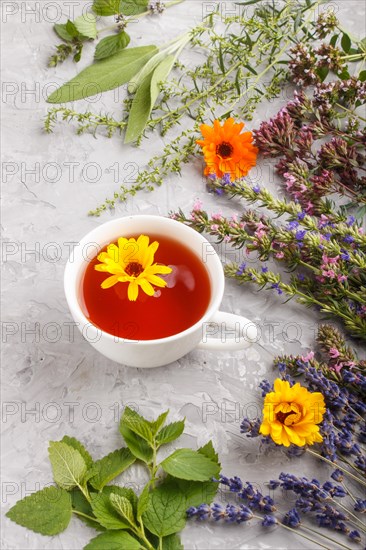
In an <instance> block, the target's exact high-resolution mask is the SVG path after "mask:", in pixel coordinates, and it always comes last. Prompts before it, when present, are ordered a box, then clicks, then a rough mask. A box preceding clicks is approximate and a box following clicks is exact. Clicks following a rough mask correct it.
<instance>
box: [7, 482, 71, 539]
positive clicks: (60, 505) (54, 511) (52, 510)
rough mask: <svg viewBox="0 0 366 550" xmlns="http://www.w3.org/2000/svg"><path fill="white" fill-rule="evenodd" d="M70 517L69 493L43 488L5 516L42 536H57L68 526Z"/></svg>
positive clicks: (18, 503)
mask: <svg viewBox="0 0 366 550" xmlns="http://www.w3.org/2000/svg"><path fill="white" fill-rule="evenodd" d="M71 515H72V508H71V497H70V495H69V493H67V492H66V491H64V490H63V489H59V488H57V487H45V489H42V490H41V491H37V492H36V493H33V494H32V495H29V496H27V497H25V498H23V499H22V500H19V501H18V502H17V503H16V504H15V506H13V507H12V508H10V510H9V511H8V512H7V513H6V516H7V517H8V518H9V519H11V520H12V521H14V522H15V523H17V524H18V525H22V526H23V527H26V528H27V529H31V530H32V531H35V532H36V533H41V534H42V535H49V536H53V535H57V534H58V533H61V532H62V531H64V530H65V529H66V527H67V526H68V525H69V522H70V519H71Z"/></svg>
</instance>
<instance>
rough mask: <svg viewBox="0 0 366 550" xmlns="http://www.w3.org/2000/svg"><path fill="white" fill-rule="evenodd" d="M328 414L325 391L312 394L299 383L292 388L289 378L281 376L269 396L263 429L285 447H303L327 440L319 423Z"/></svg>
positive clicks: (265, 402)
mask: <svg viewBox="0 0 366 550" xmlns="http://www.w3.org/2000/svg"><path fill="white" fill-rule="evenodd" d="M324 413H325V403H324V397H323V395H322V394H321V393H319V392H314V393H311V392H309V390H307V389H306V388H304V387H303V386H301V385H300V384H299V383H297V384H295V385H294V386H292V387H291V386H290V384H289V383H288V382H287V380H281V379H280V378H277V379H276V380H275V382H274V391H272V392H269V393H267V395H266V396H265V399H264V408H263V422H262V424H261V427H260V429H259V432H260V433H261V434H263V435H269V436H270V437H271V438H272V439H273V441H274V442H275V443H277V445H285V447H289V446H290V444H291V443H293V444H294V445H298V446H299V447H303V446H304V445H313V444H314V443H317V442H321V441H323V438H322V436H321V434H320V433H319V426H318V424H319V423H320V422H321V421H322V420H323V414H324Z"/></svg>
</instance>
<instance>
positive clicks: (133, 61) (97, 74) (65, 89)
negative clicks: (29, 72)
mask: <svg viewBox="0 0 366 550" xmlns="http://www.w3.org/2000/svg"><path fill="white" fill-rule="evenodd" d="M156 52H157V48H156V47H155V46H140V47H138V48H127V49H125V50H122V51H121V52H118V53H116V54H115V55H113V56H112V57H108V58H107V59H102V60H101V61H97V62H96V63H93V65H90V66H89V67H87V68H86V69H84V70H83V71H81V72H80V73H79V74H78V75H77V76H75V77H74V78H73V79H71V80H70V81H69V82H67V83H66V84H64V85H63V86H61V87H60V88H58V89H57V90H55V91H54V92H53V93H52V94H51V95H50V96H49V97H48V99H47V101H48V103H65V102H68V101H76V100H78V99H85V98H86V97H90V96H93V95H95V94H97V93H101V92H106V91H108V90H113V89H114V88H118V86H121V85H122V84H126V82H128V81H129V80H131V78H132V77H133V76H134V75H135V74H136V73H137V72H138V71H139V70H140V69H141V67H143V66H144V65H145V63H146V62H147V61H148V60H149V59H150V57H152V56H153V55H154V54H155V53H156Z"/></svg>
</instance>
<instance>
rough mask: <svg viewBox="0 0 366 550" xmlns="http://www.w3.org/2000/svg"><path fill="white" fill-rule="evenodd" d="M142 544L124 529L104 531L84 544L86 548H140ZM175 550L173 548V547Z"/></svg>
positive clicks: (123, 549) (87, 549)
mask: <svg viewBox="0 0 366 550" xmlns="http://www.w3.org/2000/svg"><path fill="white" fill-rule="evenodd" d="M140 549H141V544H140V543H139V542H138V541H137V540H136V539H134V538H133V537H132V536H131V535H129V534H128V533H125V532H124V531H111V532H107V533H102V534H101V535H98V536H97V537H95V538H94V539H92V540H91V541H90V542H89V544H87V545H86V546H84V550H140ZM172 550H173V549H172Z"/></svg>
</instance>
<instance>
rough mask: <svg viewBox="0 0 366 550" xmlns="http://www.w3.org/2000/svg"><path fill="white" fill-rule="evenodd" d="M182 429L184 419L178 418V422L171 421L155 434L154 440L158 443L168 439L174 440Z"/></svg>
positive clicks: (165, 441) (161, 443)
mask: <svg viewBox="0 0 366 550" xmlns="http://www.w3.org/2000/svg"><path fill="white" fill-rule="evenodd" d="M183 430H184V420H179V421H178V422H172V423H171V424H168V425H167V426H164V428H162V430H161V431H160V432H159V433H158V435H157V436H156V441H157V443H158V444H159V445H164V444H165V443H169V442H170V441H174V440H175V439H177V438H178V437H179V436H180V435H182V433H183Z"/></svg>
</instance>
